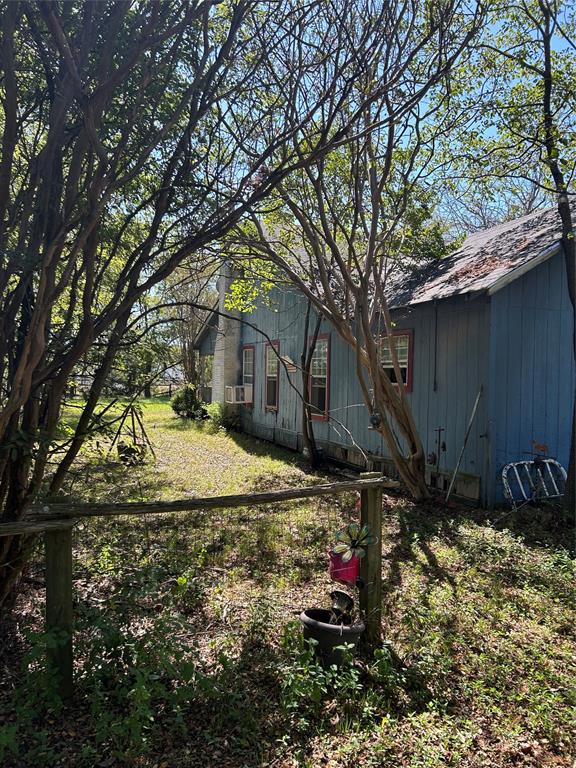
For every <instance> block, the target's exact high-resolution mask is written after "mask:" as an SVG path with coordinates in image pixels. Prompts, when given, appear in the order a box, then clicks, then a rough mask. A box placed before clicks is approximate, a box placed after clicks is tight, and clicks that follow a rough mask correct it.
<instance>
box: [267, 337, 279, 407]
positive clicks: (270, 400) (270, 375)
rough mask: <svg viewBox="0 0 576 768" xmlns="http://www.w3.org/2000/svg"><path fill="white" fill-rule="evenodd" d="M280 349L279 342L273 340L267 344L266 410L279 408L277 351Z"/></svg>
mask: <svg viewBox="0 0 576 768" xmlns="http://www.w3.org/2000/svg"><path fill="white" fill-rule="evenodd" d="M272 347H274V349H275V350H276V352H278V350H279V347H280V345H279V343H278V342H277V341H273V342H272V344H266V360H265V365H266V410H268V411H277V410H278V357H277V354H276V352H274V349H272Z"/></svg>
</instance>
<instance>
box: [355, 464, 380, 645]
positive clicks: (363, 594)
mask: <svg viewBox="0 0 576 768" xmlns="http://www.w3.org/2000/svg"><path fill="white" fill-rule="evenodd" d="M379 476H380V475H379V473H378V472H364V473H362V475H361V478H362V480H371V479H372V478H376V477H379ZM360 524H361V525H365V524H367V525H369V526H370V532H371V534H372V536H374V539H375V541H374V544H369V545H368V546H367V547H366V555H365V557H363V558H362V560H361V561H360V578H361V579H362V581H363V586H362V587H361V588H360V609H361V611H362V613H363V615H364V621H365V624H366V632H365V640H366V642H367V643H368V644H370V645H376V644H378V643H379V642H380V640H381V637H382V488H381V487H376V488H366V489H365V490H363V491H361V494H360Z"/></svg>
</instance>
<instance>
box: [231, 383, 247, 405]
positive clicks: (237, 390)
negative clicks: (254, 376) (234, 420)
mask: <svg viewBox="0 0 576 768" xmlns="http://www.w3.org/2000/svg"><path fill="white" fill-rule="evenodd" d="M225 395H226V397H225V399H226V402H227V403H230V404H231V405H235V404H237V403H251V402H252V386H250V385H246V386H239V387H226V392H225Z"/></svg>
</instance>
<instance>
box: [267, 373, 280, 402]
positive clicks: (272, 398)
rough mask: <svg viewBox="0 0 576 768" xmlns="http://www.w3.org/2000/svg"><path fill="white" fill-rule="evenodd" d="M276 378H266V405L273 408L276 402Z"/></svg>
mask: <svg viewBox="0 0 576 768" xmlns="http://www.w3.org/2000/svg"><path fill="white" fill-rule="evenodd" d="M277 387H278V379H270V378H268V379H266V405H267V406H268V407H269V408H275V407H276V403H277V398H276V394H277V391H278V390H277Z"/></svg>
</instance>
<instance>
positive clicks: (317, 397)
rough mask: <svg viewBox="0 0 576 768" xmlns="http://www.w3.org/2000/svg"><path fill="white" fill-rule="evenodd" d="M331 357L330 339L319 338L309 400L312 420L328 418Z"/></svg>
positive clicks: (312, 362)
mask: <svg viewBox="0 0 576 768" xmlns="http://www.w3.org/2000/svg"><path fill="white" fill-rule="evenodd" d="M311 343H312V340H311ZM329 355H330V344H329V337H328V336H318V338H317V339H316V346H315V348H314V352H313V353H312V360H311V363H310V384H309V391H308V399H309V401H310V405H311V411H312V418H313V419H316V420H322V421H325V420H326V419H327V418H328V393H329V386H330V385H329V370H330V364H329Z"/></svg>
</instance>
